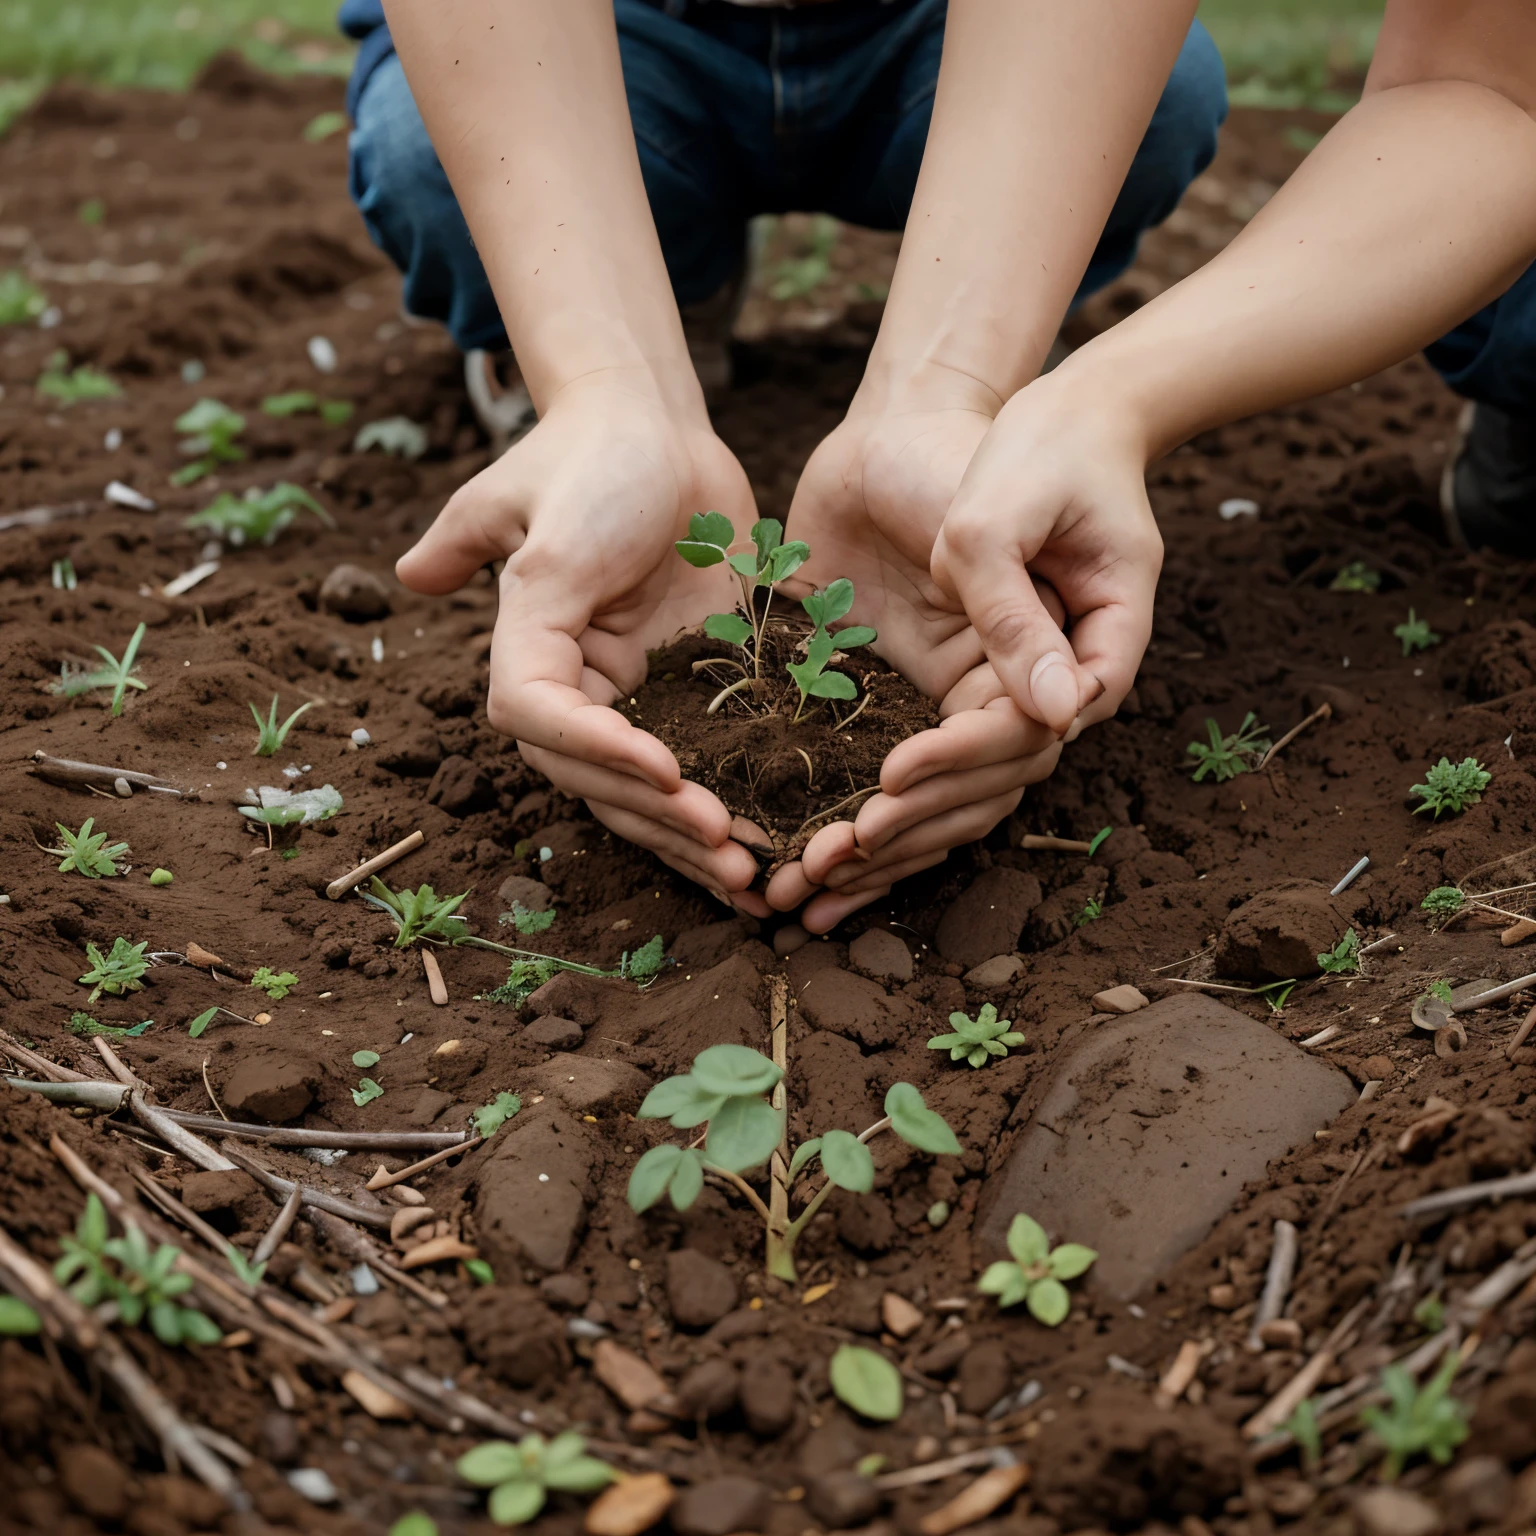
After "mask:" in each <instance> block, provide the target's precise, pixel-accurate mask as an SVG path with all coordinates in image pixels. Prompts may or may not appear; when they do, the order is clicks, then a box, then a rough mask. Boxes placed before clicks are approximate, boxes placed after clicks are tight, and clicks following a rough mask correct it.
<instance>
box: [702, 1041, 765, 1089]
mask: <svg viewBox="0 0 1536 1536" xmlns="http://www.w3.org/2000/svg"><path fill="white" fill-rule="evenodd" d="M690 1075H691V1076H692V1078H693V1080H694V1081H695V1082H696V1083H698V1084H699V1086H700V1087H701V1088H703V1089H704V1090H705V1091H706V1092H708V1093H723V1094H726V1095H727V1096H729V1097H739V1096H741V1095H744V1094H760V1093H767V1092H768V1091H769V1089H771V1088H772V1087H774V1085H775V1084H776V1083H777V1082H778V1081H779V1079H780V1078H781V1077H783V1076H784V1072H783V1069H782V1068H780V1067H776V1066H775V1065H774V1064H773V1063H772V1062H771V1061H769V1059H768V1058H767V1057H766V1056H764V1055H763V1054H762V1052H761V1051H754V1050H753V1049H752V1048H751V1047H750V1046H745V1045H712V1046H710V1047H708V1049H706V1050H702V1051H700V1052H699V1054H698V1055H697V1056H695V1057H694V1058H693V1071H692V1073H691V1074H690Z"/></svg>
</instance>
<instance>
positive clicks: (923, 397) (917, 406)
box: [848, 346, 1003, 420]
mask: <svg viewBox="0 0 1536 1536" xmlns="http://www.w3.org/2000/svg"><path fill="white" fill-rule="evenodd" d="M1002 408H1003V397H1002V396H1001V395H1000V394H998V393H997V391H996V390H994V389H993V388H992V387H991V386H990V385H989V384H987V383H986V382H985V380H983V379H980V378H977V377H976V376H975V375H973V374H969V373H966V372H964V371H963V370H962V369H959V368H956V367H953V366H951V365H949V364H946V363H939V362H935V361H934V360H933V359H932V358H927V357H893V356H890V355H888V354H882V353H881V351H880V349H879V347H878V346H877V347H876V349H875V351H874V352H873V353H872V354H871V355H870V359H869V363H868V366H867V367H866V368H865V370H864V377H863V379H862V380H860V383H859V388H858V392H857V393H856V394H855V395H854V397H853V402H852V404H851V405H850V406H849V408H848V416H849V419H850V420H855V419H859V418H869V417H874V416H901V415H907V414H910V413H914V412H923V413H926V412H930V411H971V412H974V413H976V414H977V415H982V416H985V417H987V419H988V420H991V419H992V418H993V417H995V416H996V415H997V413H998V412H999V411H1000V410H1001V409H1002Z"/></svg>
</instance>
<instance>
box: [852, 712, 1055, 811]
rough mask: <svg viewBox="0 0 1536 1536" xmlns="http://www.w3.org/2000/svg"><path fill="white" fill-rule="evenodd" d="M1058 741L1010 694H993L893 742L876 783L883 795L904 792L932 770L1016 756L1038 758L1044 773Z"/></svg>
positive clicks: (981, 765)
mask: <svg viewBox="0 0 1536 1536" xmlns="http://www.w3.org/2000/svg"><path fill="white" fill-rule="evenodd" d="M1071 723H1072V722H1071V721H1070V720H1069V721H1068V722H1067V724H1068V726H1070V725H1071ZM1058 745H1059V743H1058V741H1057V738H1056V735H1055V733H1054V732H1053V731H1051V730H1050V728H1049V727H1044V726H1042V725H1041V724H1040V722H1039V721H1038V720H1032V719H1031V718H1030V717H1029V716H1028V715H1026V714H1025V713H1024V712H1023V711H1022V710H1021V709H1020V708H1019V707H1018V705H1017V704H1015V703H1014V702H1013V700H1012V699H997V700H994V701H993V702H992V703H990V704H988V705H987V706H986V708H984V709H967V710H962V711H961V712H960V713H958V714H954V715H951V716H950V717H949V718H948V719H947V720H944V721H942V722H941V723H940V724H939V726H938V727H937V729H935V730H931V731H919V732H918V734H917V735H916V736H909V737H908V738H907V739H906V740H905V741H903V742H899V743H898V744H897V745H896V746H895V747H894V748H893V749H892V750H891V752H890V754H889V755H888V756H887V758H886V760H885V762H884V764H883V765H882V767H881V769H880V788H881V790H882V791H883V792H884V793H885V794H887V795H900V794H905V793H906V792H907V791H908V790H910V789H911V788H912V787H913V785H915V784H919V783H921V782H922V781H923V780H924V779H929V778H932V777H934V776H935V775H936V774H941V773H955V772H959V771H963V770H966V769H972V768H985V767H987V766H988V765H989V764H992V763H1001V762H1007V761H1010V760H1013V759H1016V758H1032V759H1042V760H1044V761H1043V770H1044V771H1043V772H1041V773H1040V775H1039V777H1040V778H1044V777H1045V776H1046V775H1047V774H1048V773H1049V772H1050V770H1051V769H1052V768H1053V767H1054V766H1055V756H1054V755H1053V754H1054V753H1055V752H1056V749H1057V747H1058Z"/></svg>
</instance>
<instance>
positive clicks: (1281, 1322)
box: [1259, 1317, 1302, 1349]
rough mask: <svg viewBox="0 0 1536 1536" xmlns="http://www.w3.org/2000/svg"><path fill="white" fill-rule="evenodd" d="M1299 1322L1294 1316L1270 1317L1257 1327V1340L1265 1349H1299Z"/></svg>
mask: <svg viewBox="0 0 1536 1536" xmlns="http://www.w3.org/2000/svg"><path fill="white" fill-rule="evenodd" d="M1301 1340H1302V1332H1301V1324H1300V1323H1298V1322H1297V1321H1296V1319H1295V1318H1294V1317H1274V1318H1271V1319H1270V1320H1269V1321H1268V1322H1267V1323H1265V1324H1264V1326H1263V1327H1262V1328H1260V1329H1259V1342H1260V1343H1261V1344H1263V1345H1264V1347H1265V1348H1266V1349H1300V1348H1301Z"/></svg>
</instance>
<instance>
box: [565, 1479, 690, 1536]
mask: <svg viewBox="0 0 1536 1536" xmlns="http://www.w3.org/2000/svg"><path fill="white" fill-rule="evenodd" d="M675 1497H676V1492H675V1490H674V1489H673V1487H672V1484H671V1482H670V1481H669V1480H668V1479H667V1478H666V1477H665V1476H664V1475H663V1474H662V1473H660V1472H642V1473H641V1474H640V1475H639V1476H638V1477H626V1478H625V1479H624V1480H623V1482H620V1483H615V1484H614V1485H613V1486H612V1487H611V1488H606V1489H604V1490H603V1492H602V1493H600V1494H599V1495H598V1496H597V1498H595V1499H594V1500H593V1501H592V1503H591V1504H589V1505H588V1506H587V1518H586V1520H585V1521H584V1522H583V1523H582V1527H581V1528H582V1530H584V1531H585V1532H586V1533H587V1536H640V1532H641V1531H648V1530H650V1528H651V1527H652V1526H653V1525H655V1524H656V1522H657V1521H658V1520H660V1519H661V1517H662V1516H663V1515H664V1514H666V1512H667V1510H668V1509H669V1508H670V1507H671V1504H672V1500H673V1499H674V1498H675Z"/></svg>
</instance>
